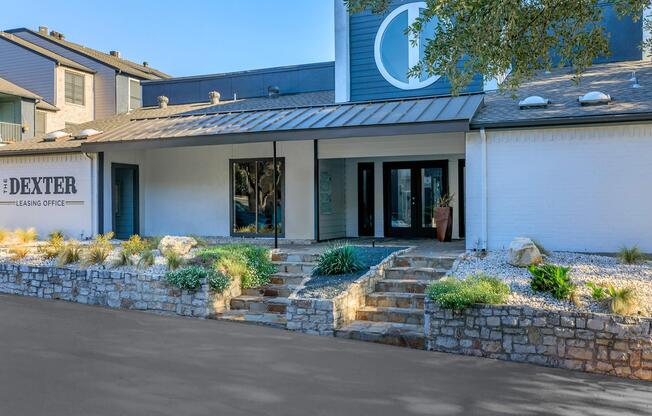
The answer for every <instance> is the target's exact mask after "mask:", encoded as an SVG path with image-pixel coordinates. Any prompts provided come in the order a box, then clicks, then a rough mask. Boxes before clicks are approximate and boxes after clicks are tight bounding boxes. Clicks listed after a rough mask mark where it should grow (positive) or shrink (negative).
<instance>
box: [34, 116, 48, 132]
mask: <svg viewBox="0 0 652 416" xmlns="http://www.w3.org/2000/svg"><path fill="white" fill-rule="evenodd" d="M47 117H48V115H47V113H45V112H44V111H37V112H36V129H35V131H34V133H35V134H36V135H37V136H40V135H43V134H45V133H47Z"/></svg>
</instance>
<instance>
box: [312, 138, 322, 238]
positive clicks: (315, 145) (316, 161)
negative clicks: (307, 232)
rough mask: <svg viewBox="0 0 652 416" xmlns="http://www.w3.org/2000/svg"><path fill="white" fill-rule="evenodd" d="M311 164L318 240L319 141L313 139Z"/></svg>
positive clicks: (317, 236)
mask: <svg viewBox="0 0 652 416" xmlns="http://www.w3.org/2000/svg"><path fill="white" fill-rule="evenodd" d="M313 158H314V160H313V165H314V169H315V172H314V181H315V183H314V188H315V191H314V194H315V195H314V204H315V209H314V212H315V218H314V223H315V232H314V233H315V240H316V241H317V242H319V240H320V238H319V141H318V140H313Z"/></svg>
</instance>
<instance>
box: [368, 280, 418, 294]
mask: <svg viewBox="0 0 652 416" xmlns="http://www.w3.org/2000/svg"><path fill="white" fill-rule="evenodd" d="M429 284H430V281H428V280H410V279H385V280H381V281H380V282H378V283H376V290H375V291H376V292H403V293H424V292H425V290H426V288H427V287H428V285H429Z"/></svg>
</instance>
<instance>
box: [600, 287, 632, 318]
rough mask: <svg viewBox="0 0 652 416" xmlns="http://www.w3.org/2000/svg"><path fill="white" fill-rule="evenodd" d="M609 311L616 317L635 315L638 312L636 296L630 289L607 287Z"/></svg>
mask: <svg viewBox="0 0 652 416" xmlns="http://www.w3.org/2000/svg"><path fill="white" fill-rule="evenodd" d="M607 291H608V293H609V309H610V310H611V312H612V313H615V314H617V315H626V316H631V315H636V313H637V312H638V307H639V304H638V296H637V295H636V291H635V290H634V289H633V288H631V287H623V288H615V287H613V286H609V287H608V288H607Z"/></svg>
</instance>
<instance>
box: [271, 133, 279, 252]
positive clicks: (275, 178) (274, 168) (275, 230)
mask: <svg viewBox="0 0 652 416" xmlns="http://www.w3.org/2000/svg"><path fill="white" fill-rule="evenodd" d="M272 147H273V152H274V153H273V157H272V165H273V169H272V172H273V174H272V179H273V182H274V214H273V218H274V248H278V218H277V216H278V215H277V210H278V195H277V194H276V180H277V176H278V174H277V172H276V169H277V167H276V140H275V141H273V142H272Z"/></svg>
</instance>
